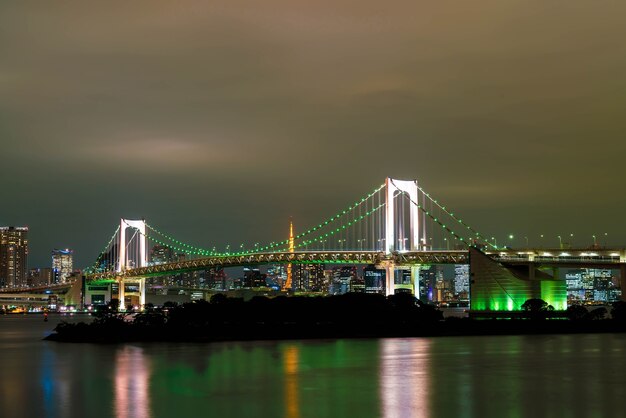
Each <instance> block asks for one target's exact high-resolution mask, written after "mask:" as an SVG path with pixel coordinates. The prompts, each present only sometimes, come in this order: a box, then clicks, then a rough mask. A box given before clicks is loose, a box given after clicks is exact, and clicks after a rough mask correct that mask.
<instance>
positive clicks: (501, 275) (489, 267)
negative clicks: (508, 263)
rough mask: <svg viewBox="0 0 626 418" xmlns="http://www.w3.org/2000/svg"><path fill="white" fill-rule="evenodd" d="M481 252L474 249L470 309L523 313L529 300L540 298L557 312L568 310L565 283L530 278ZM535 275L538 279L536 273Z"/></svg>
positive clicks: (549, 279) (471, 260) (472, 249)
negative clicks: (523, 306)
mask: <svg viewBox="0 0 626 418" xmlns="http://www.w3.org/2000/svg"><path fill="white" fill-rule="evenodd" d="M521 271H523V268H522V269H520V270H515V271H513V270H511V269H508V268H506V267H504V266H502V265H501V264H500V263H498V262H496V261H494V260H492V259H491V258H490V257H489V256H487V255H485V254H483V253H482V252H480V251H479V250H477V249H474V248H471V249H470V308H471V309H472V310H474V311H520V310H522V305H523V304H524V302H526V301H527V300H528V299H535V298H540V299H543V300H545V301H546V302H548V304H550V305H552V306H554V309H556V310H564V309H566V308H567V291H566V284H565V281H564V280H555V279H553V278H546V277H541V278H535V277H533V278H530V277H528V276H529V274H526V275H525V277H524V276H522V274H521ZM533 276H535V275H534V274H533Z"/></svg>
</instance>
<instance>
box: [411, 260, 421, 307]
mask: <svg viewBox="0 0 626 418" xmlns="http://www.w3.org/2000/svg"><path fill="white" fill-rule="evenodd" d="M421 267H422V266H420V265H419V264H417V265H414V266H411V284H412V285H413V296H415V297H416V298H417V299H419V298H420V268H421Z"/></svg>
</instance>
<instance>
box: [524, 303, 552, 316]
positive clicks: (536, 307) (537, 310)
mask: <svg viewBox="0 0 626 418" xmlns="http://www.w3.org/2000/svg"><path fill="white" fill-rule="evenodd" d="M522 310H524V311H526V312H527V313H528V316H529V317H530V318H532V319H545V318H546V316H548V312H550V311H553V310H554V307H553V306H552V305H548V302H546V301H545V300H543V299H528V300H527V301H526V302H524V303H523V304H522Z"/></svg>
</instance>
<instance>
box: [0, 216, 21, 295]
mask: <svg viewBox="0 0 626 418" xmlns="http://www.w3.org/2000/svg"><path fill="white" fill-rule="evenodd" d="M27 266H28V227H19V226H18V227H15V226H3V227H0V287H19V286H26V279H27V274H28V270H27V268H28V267H27Z"/></svg>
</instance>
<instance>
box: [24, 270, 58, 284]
mask: <svg viewBox="0 0 626 418" xmlns="http://www.w3.org/2000/svg"><path fill="white" fill-rule="evenodd" d="M50 283H52V269H51V268H50V267H44V268H32V269H30V270H28V280H27V284H28V286H29V287H36V286H48V285H49V284H50Z"/></svg>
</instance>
